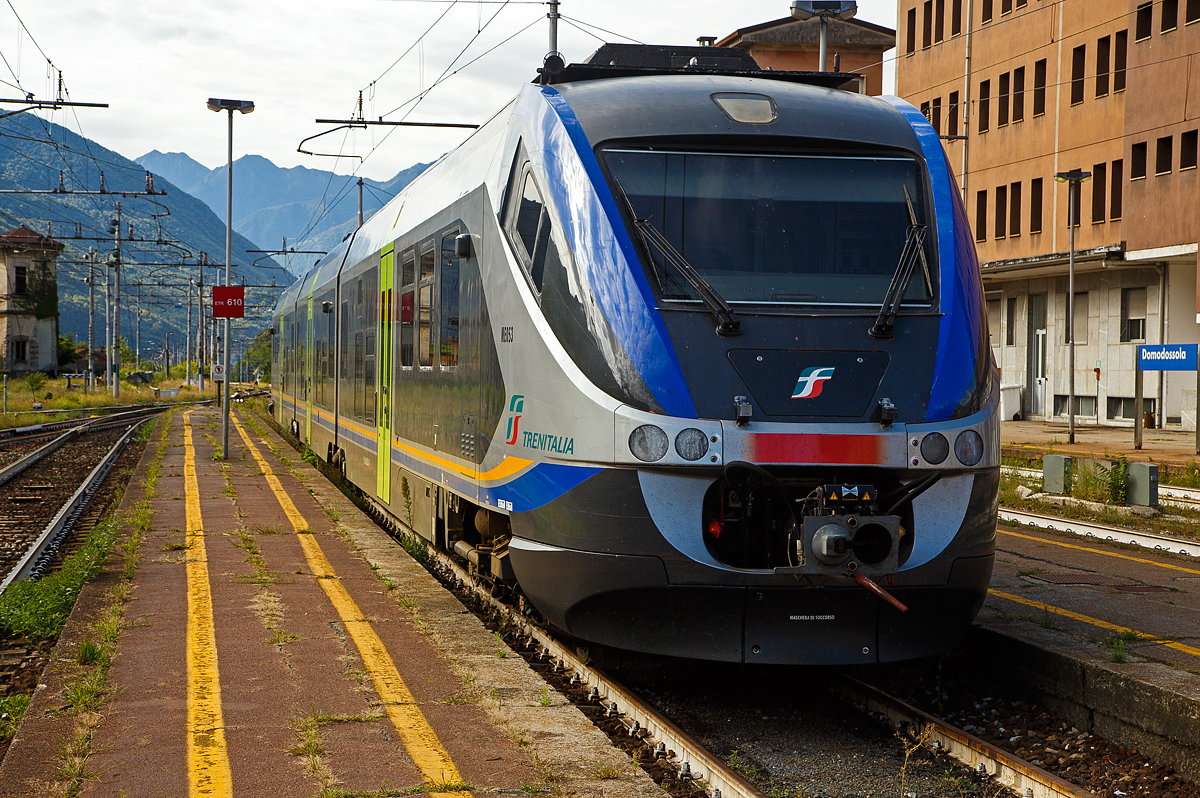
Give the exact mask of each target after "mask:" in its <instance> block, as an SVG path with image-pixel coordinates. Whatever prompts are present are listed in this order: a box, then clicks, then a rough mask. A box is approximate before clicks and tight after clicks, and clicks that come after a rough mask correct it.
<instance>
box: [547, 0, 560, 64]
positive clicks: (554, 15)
mask: <svg viewBox="0 0 1200 798" xmlns="http://www.w3.org/2000/svg"><path fill="white" fill-rule="evenodd" d="M558 5H559V0H550V13H549V14H547V15H546V16H547V17H549V19H550V52H549V55H554V54H555V53H557V52H558Z"/></svg>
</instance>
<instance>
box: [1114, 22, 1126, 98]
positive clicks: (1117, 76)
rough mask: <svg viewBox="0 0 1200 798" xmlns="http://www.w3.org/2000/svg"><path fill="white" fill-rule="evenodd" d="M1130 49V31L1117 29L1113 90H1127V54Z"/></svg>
mask: <svg viewBox="0 0 1200 798" xmlns="http://www.w3.org/2000/svg"><path fill="white" fill-rule="evenodd" d="M1128 49H1129V31H1127V30H1119V31H1117V41H1116V52H1115V53H1114V54H1113V91H1114V92H1117V91H1125V55H1126V51H1127V50H1128Z"/></svg>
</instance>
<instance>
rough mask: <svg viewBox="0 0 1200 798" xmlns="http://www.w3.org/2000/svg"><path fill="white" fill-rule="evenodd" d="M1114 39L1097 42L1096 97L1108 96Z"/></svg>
mask: <svg viewBox="0 0 1200 798" xmlns="http://www.w3.org/2000/svg"><path fill="white" fill-rule="evenodd" d="M1111 50H1112V39H1111V38H1110V37H1108V36H1105V37H1104V38H1102V39H1100V41H1098V42H1096V96H1097V97H1105V96H1107V95H1108V70H1109V59H1110V57H1111Z"/></svg>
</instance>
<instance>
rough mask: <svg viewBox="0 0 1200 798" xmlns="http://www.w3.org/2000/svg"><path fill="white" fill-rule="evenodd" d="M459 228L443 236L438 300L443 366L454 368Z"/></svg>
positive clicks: (455, 356) (455, 360)
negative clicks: (455, 249) (455, 241)
mask: <svg viewBox="0 0 1200 798" xmlns="http://www.w3.org/2000/svg"><path fill="white" fill-rule="evenodd" d="M457 236H458V230H450V231H448V232H446V233H445V234H443V236H442V275H441V277H442V279H441V284H442V285H441V290H440V291H439V292H438V294H439V297H438V300H439V302H440V303H441V313H440V314H439V315H438V320H439V323H440V325H441V366H442V368H443V369H453V368H457V366H458V258H457V257H455V255H454V239H455V238H456V237H457Z"/></svg>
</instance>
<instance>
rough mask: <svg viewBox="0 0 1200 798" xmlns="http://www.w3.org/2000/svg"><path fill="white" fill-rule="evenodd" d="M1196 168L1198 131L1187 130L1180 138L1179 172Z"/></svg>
mask: <svg viewBox="0 0 1200 798" xmlns="http://www.w3.org/2000/svg"><path fill="white" fill-rule="evenodd" d="M1195 168H1196V131H1195V130H1187V131H1184V132H1183V133H1182V134H1180V136H1179V171H1181V172H1182V171H1183V170H1184V169H1195Z"/></svg>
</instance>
